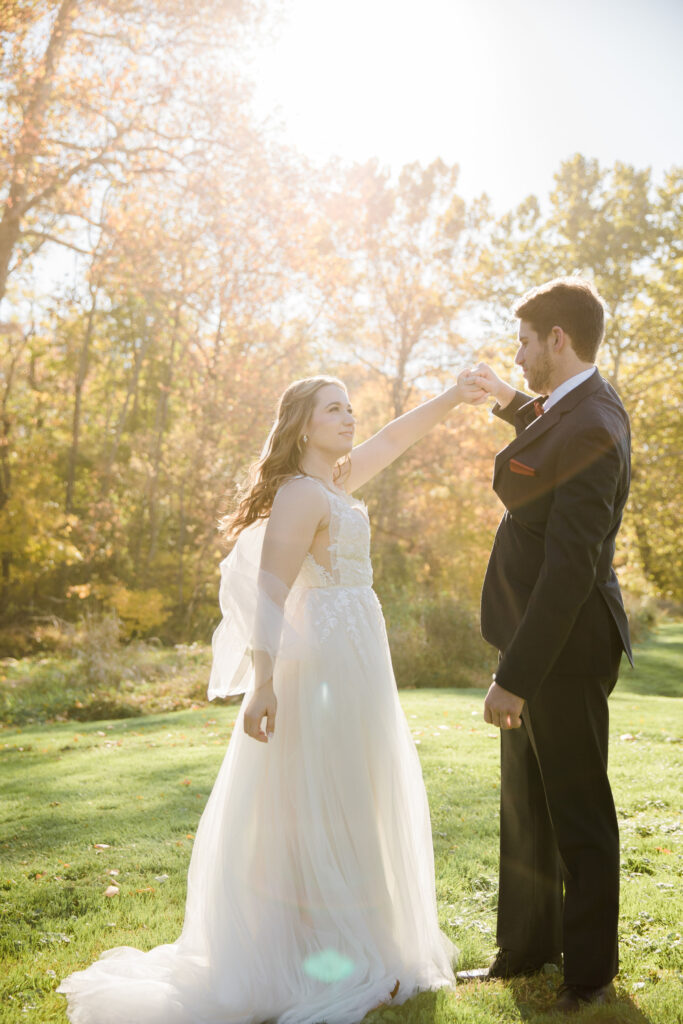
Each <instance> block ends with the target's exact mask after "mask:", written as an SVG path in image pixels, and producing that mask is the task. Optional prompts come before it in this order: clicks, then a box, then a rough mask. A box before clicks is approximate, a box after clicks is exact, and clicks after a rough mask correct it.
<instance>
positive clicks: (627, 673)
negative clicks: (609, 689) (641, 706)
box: [617, 622, 683, 697]
mask: <svg viewBox="0 0 683 1024" xmlns="http://www.w3.org/2000/svg"><path fill="white" fill-rule="evenodd" d="M633 660H634V662H635V666H636V667H635V668H634V669H631V668H630V666H629V664H628V662H627V661H626V657H624V658H623V660H622V663H621V672H620V674H619V682H618V684H617V690H618V692H620V693H635V694H642V695H644V696H649V697H683V623H679V622H667V623H664V625H662V626H661V627H660V628H659V629H658V630H657V632H656V633H654V634H653V635H652V636H651V637H650V638H649V639H648V640H646V641H645V642H644V643H642V644H638V646H637V647H636V648H635V650H634V652H633Z"/></svg>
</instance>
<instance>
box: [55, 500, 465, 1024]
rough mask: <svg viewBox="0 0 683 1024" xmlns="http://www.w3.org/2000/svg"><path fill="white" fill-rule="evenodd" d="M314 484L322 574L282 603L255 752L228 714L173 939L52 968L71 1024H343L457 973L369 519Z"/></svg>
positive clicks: (307, 566)
mask: <svg viewBox="0 0 683 1024" xmlns="http://www.w3.org/2000/svg"><path fill="white" fill-rule="evenodd" d="M320 486H321V487H322V486H323V484H322V483H321V484H320ZM324 489H325V491H326V493H327V495H328V499H329V505H330V540H331V545H330V549H329V554H330V562H329V566H328V567H323V566H322V565H320V564H318V562H316V561H315V560H314V559H313V557H312V555H310V554H309V555H307V556H306V558H305V560H304V563H303V566H302V568H301V572H300V573H299V575H298V577H297V579H296V582H295V584H294V586H293V587H292V590H291V591H290V594H289V597H288V599H287V604H286V615H287V623H288V624H289V625H286V626H285V629H287V628H291V630H294V631H295V632H296V635H297V641H296V643H293V642H292V643H291V644H290V647H291V650H290V652H289V656H287V657H282V658H278V660H277V662H276V669H275V675H274V686H275V692H276V694H277V698H278V711H277V718H276V725H275V734H274V737H273V738H272V740H271V741H270V742H269V743H268V744H265V743H257V742H255V741H254V740H253V739H251V738H249V737H248V736H246V734H245V733H244V731H243V727H242V718H243V714H244V704H246V701H245V702H244V704H243V706H242V710H241V711H240V714H239V717H238V719H237V722H236V726H235V729H234V731H233V734H232V738H231V740H230V743H229V746H228V750H227V753H226V756H225V759H224V761H223V764H222V766H221V769H220V771H219V774H218V778H217V780H216V784H215V786H214V788H213V791H212V793H211V796H210V798H209V800H208V803H207V805H206V808H205V810H204V813H203V815H202V818H201V821H200V824H199V828H198V831H197V835H196V840H195V844H194V850H193V854H192V860H191V863H190V869H189V876H188V889H187V904H186V911H185V923H184V926H183V930H182V933H181V935H180V938H179V939H178V940H177V941H176V942H174V943H172V944H170V945H163V946H157V947H156V948H155V949H152V950H151V951H149V952H147V953H145V952H142V951H140V950H137V949H133V948H131V947H127V946H123V947H119V948H117V949H112V950H109V951H107V952H105V953H103V955H102V957H101V959H100V960H98V961H97V962H96V963H94V964H92V965H91V966H90V967H88V968H87V969H86V970H84V971H79V972H77V973H75V974H72V975H70V976H69V977H68V978H66V979H65V980H64V981H63V982H62V984H61V985H60V987H59V990H58V991H60V992H63V993H65V994H66V995H67V997H68V1015H69V1019H70V1020H71V1021H72V1022H73V1024H260V1022H263V1021H277V1022H278V1024H318V1022H322V1021H324V1022H326V1024H353V1022H357V1021H360V1020H361V1019H362V1017H363V1016H364V1015H365V1014H366V1013H367V1012H368V1011H369V1010H371V1009H372V1008H373V1007H375V1006H376V1005H377V1004H378V1003H380V1002H382V1001H385V1000H387V999H388V998H389V994H390V993H391V992H392V990H393V989H394V988H395V985H396V982H397V981H399V982H400V987H399V989H398V994H397V996H396V1000H395V1001H396V1002H402V1001H404V1000H405V999H407V998H408V997H409V996H411V995H413V994H414V993H415V992H416V991H418V990H420V989H435V988H439V987H442V986H446V985H450V984H452V983H453V972H452V966H451V962H452V958H453V954H454V949H453V946H452V945H451V943H450V942H449V940H448V939H447V938H446V937H445V936H444V935H443V934H442V933H441V931H440V930H439V926H438V921H437V908H436V897H435V892H434V863H433V853H432V836H431V828H430V821H429V810H428V806H427V797H426V793H425V788H424V783H423V780H422V774H421V770H420V763H419V761H418V757H417V752H416V749H415V746H414V744H413V741H412V737H411V735H410V731H409V729H408V725H407V722H406V720H405V717H404V714H403V711H402V709H401V705H400V703H399V700H398V694H397V691H396V684H395V681H394V675H393V671H392V666H391V660H390V656H389V647H388V643H387V635H386V630H385V626H384V620H383V617H382V612H381V609H380V605H379V602H378V600H377V597H376V596H375V593H374V591H373V590H372V586H371V584H372V568H371V564H370V527H369V523H368V519H367V512H366V510H365V507H364V506H363V505H362V503H360V502H357V501H355V500H353V499H350V498H347V497H346V496H344V495H343V494H342V493H341V492H333V491H331V490H329V489H328V488H327V487H325V488H324ZM263 530H264V526H263V524H261V525H259V526H257V527H254V528H250V529H248V530H246V531H244V533H243V534H242V535H241V536H240V539H239V540H238V542H237V545H236V548H235V549H234V550H233V553H231V555H229V556H228V558H227V559H226V560H225V562H224V564H223V566H222V570H223V584H222V588H221V603H222V605H223V608H224V611H225V610H226V607H229V606H230V600H231V594H230V593H229V590H230V587H231V585H232V584H231V579H232V575H233V573H234V569H235V564H236V559H237V560H238V561H239V559H240V558H241V557H242V556H243V554H244V550H245V549H247V548H248V547H249V545H252V546H254V545H255V546H256V548H258V546H259V543H260V542H259V534H260V535H261V539H262V534H263ZM257 554H258V552H257V551H256V554H255V555H254V556H253V557H254V558H256V556H257ZM256 564H258V562H256ZM232 597H233V598H234V594H233V595H232ZM230 629H231V626H230V620H229V619H228V618H226V619H225V620H224V622H223V624H222V626H221V627H219V629H218V631H217V634H216V638H215V641H214V655H215V656H214V668H213V670H212V686H213V692H214V694H215V693H216V692H221V690H220V686H218V685H217V684H216V682H215V680H216V677H217V675H220V673H221V671H222V672H225V671H226V668H225V665H224V664H223V665H222V661H223V662H226V661H228V662H229V661H230V658H232V661H233V662H235V657H234V650H233V651H232V652H231V651H230V650H229V647H230V637H229V635H228V634H229V633H230ZM223 632H225V633H226V636H223V635H222V633H223ZM233 641H234V638H233ZM283 642H286V641H283ZM295 649H296V655H295V654H294V650H295ZM226 652H227V653H226ZM245 663H246V662H245V659H242V661H241V662H240V672H241V674H244V665H245ZM234 669H235V664H232V663H231V665H230V672H231V673H234ZM240 672H238V673H237V674H238V675H239V674H240ZM223 692H225V687H224V688H223ZM210 693H211V690H210Z"/></svg>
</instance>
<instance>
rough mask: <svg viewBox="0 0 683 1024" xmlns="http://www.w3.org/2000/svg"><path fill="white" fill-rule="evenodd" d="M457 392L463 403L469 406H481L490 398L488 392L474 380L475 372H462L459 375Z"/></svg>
mask: <svg viewBox="0 0 683 1024" xmlns="http://www.w3.org/2000/svg"><path fill="white" fill-rule="evenodd" d="M457 391H458V395H459V399H460V401H461V402H466V403H467V405H481V404H482V402H485V401H486V400H487V399H488V397H489V393H488V391H487V390H486V389H485V388H483V387H482V386H481V384H479V383H477V382H476V381H475V379H474V371H473V370H462V372H461V373H459V374H458V383H457Z"/></svg>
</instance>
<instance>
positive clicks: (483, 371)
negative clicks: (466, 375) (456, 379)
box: [470, 363, 515, 409]
mask: <svg viewBox="0 0 683 1024" xmlns="http://www.w3.org/2000/svg"><path fill="white" fill-rule="evenodd" d="M470 378H471V380H472V382H473V383H474V384H478V385H479V387H480V388H483V389H484V390H485V391H486V392H487V393H488V394H489V395H492V396H493V397H494V398H495V400H496V401H497V402H498V405H499V406H500V407H501V409H504V408H505V406H506V405H509V404H510V402H511V401H512V399H513V398H514V397H515V389H514V388H513V387H512V385H510V384H508V383H506V381H504V380H501V378H500V377H499V376H498V374H497V373H494V372H493V370H492V369H491V367H490V366H487V364H486V363H479V364H478V365H477V366H475V367H474V369H473V370H471V371H470Z"/></svg>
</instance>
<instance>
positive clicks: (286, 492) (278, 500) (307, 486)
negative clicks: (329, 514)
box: [273, 475, 327, 511]
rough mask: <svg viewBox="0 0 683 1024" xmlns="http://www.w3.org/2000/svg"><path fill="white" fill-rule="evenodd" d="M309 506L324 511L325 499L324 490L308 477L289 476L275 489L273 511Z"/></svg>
mask: <svg viewBox="0 0 683 1024" xmlns="http://www.w3.org/2000/svg"><path fill="white" fill-rule="evenodd" d="M276 506H277V508H278V509H279V508H292V507H297V506H299V507H302V506H309V507H312V508H314V509H318V508H320V509H325V508H326V507H327V498H326V495H325V488H324V486H322V485H321V484H320V483H318V481H317V480H314V479H313V477H310V476H303V475H301V476H290V477H289V478H288V479H287V480H284V481H283V482H282V483H281V484H280V486H279V487H278V489H277V492H276V494H275V498H274V499H273V510H274V511H275V510H276Z"/></svg>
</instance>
